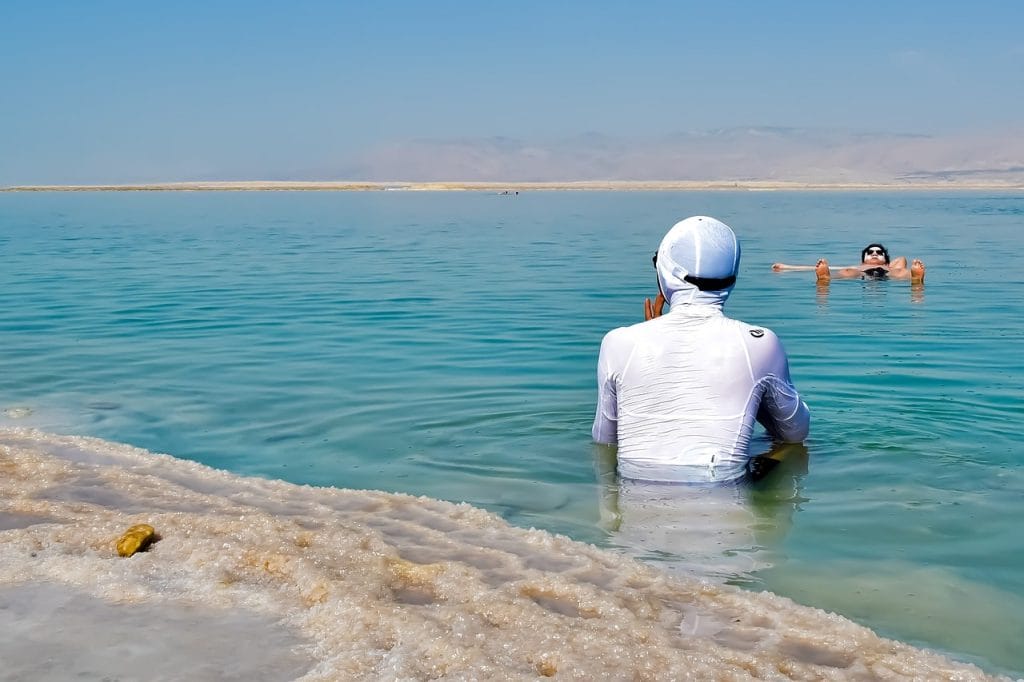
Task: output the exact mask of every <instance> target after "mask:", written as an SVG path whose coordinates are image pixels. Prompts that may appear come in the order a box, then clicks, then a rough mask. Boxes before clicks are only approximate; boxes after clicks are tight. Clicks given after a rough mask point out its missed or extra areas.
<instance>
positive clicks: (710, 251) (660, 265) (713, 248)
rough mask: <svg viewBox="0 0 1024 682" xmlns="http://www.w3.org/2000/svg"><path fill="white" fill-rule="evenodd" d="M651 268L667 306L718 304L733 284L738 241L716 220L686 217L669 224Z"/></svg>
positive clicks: (736, 264)
mask: <svg viewBox="0 0 1024 682" xmlns="http://www.w3.org/2000/svg"><path fill="white" fill-rule="evenodd" d="M655 267H656V268H657V270H658V282H659V283H660V284H661V291H662V293H663V294H665V299H666V300H668V301H669V304H670V305H680V304H687V303H699V304H705V305H708V304H711V305H714V304H717V305H721V304H722V303H725V300H726V299H727V298H729V293H730V292H731V291H732V288H733V285H734V284H735V283H736V274H737V272H739V267H740V242H739V240H738V239H737V238H736V235H735V234H734V233H733V231H732V230H731V229H730V228H729V226H728V225H726V224H725V223H723V222H721V221H719V220H716V219H714V218H709V217H708V216H694V217H692V218H687V219H686V220H682V221H680V222H678V223H676V224H675V225H673V226H672V229H671V230H669V231H668V234H666V235H665V237H664V239H662V240H661V246H659V247H658V253H657V256H656V257H655Z"/></svg>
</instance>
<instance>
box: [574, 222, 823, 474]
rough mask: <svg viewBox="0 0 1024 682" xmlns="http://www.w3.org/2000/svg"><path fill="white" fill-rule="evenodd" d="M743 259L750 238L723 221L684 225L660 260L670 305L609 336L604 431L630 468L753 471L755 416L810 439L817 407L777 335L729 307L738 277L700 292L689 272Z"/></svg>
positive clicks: (600, 435) (793, 436)
mask: <svg viewBox="0 0 1024 682" xmlns="http://www.w3.org/2000/svg"><path fill="white" fill-rule="evenodd" d="M739 260H740V247H739V242H738V241H737V240H736V236H735V234H733V232H732V230H731V229H730V228H729V227H728V226H727V225H725V224H724V223H722V222H719V221H718V220H715V219H714V218H709V217H706V216H695V217H693V218H687V219H686V220H683V221H681V222H679V223H676V225H675V226H673V228H672V229H671V230H669V232H668V234H666V235H665V238H664V239H663V240H662V242H661V246H660V247H659V249H658V261H657V270H658V280H659V282H660V283H661V289H662V291H663V292H664V294H665V298H666V299H668V300H669V301H670V304H671V310H670V311H669V312H668V313H667V314H665V315H662V316H661V317H658V318H655V319H653V320H650V321H648V322H642V323H639V324H634V325H633V326H631V327H620V328H618V329H613V330H612V331H610V332H608V334H606V335H605V337H604V341H603V342H602V343H601V354H600V358H599V359H598V370H597V375H598V404H597V415H596V417H595V419H594V427H593V437H594V440H595V441H597V442H599V443H608V444H613V445H614V444H617V445H618V469H619V474H620V475H621V476H623V477H625V478H632V479H641V480H648V481H677V482H719V481H730V480H735V479H737V478H741V477H742V476H744V475H745V474H746V472H747V462H748V459H749V455H748V448H749V445H750V439H751V435H752V434H753V429H754V421H755V420H756V421H758V422H760V423H761V424H762V425H763V426H764V427H765V429H766V430H767V431H768V432H769V433H770V434H771V435H772V437H773V438H775V439H777V440H781V441H785V442H791V443H798V442H801V441H803V440H804V438H806V437H807V432H808V429H809V426H810V411H809V410H808V408H807V405H806V404H805V403H804V402H803V401H802V400H801V399H800V395H799V393H798V392H797V390H796V388H795V387H794V386H793V383H792V381H791V379H790V376H789V363H788V361H787V359H786V352H785V350H784V349H783V347H782V344H781V343H780V341H779V339H778V337H777V336H776V335H775V334H774V333H773V332H772V331H771V330H770V329H766V328H764V327H754V326H751V325H748V324H746V323H744V322H740V321H739V320H733V319H730V318H728V317H726V316H725V315H724V313H723V312H722V306H723V304H724V303H725V300H726V299H727V298H728V297H729V293H730V292H731V290H732V285H731V283H730V284H728V286H725V287H724V288H722V289H718V290H715V291H701V290H700V289H699V288H698V287H697V286H695V285H694V284H693V283H691V282H689V281H687V280H686V279H684V278H686V277H687V276H688V275H689V276H691V277H699V278H704V279H709V278H710V279H723V278H729V277H734V276H735V275H736V272H737V270H738V268H739Z"/></svg>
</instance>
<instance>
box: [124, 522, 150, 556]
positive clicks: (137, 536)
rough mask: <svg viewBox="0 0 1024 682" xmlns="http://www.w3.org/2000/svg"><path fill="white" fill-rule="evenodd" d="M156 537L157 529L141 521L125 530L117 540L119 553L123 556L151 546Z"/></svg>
mask: <svg viewBox="0 0 1024 682" xmlns="http://www.w3.org/2000/svg"><path fill="white" fill-rule="evenodd" d="M155 539H156V529H154V528H153V526H151V525H149V524H148V523H139V524H136V525H134V526H132V527H131V528H129V529H128V530H126V531H125V532H124V535H122V536H121V537H120V538H118V540H117V553H118V554H120V555H121V556H131V555H132V554H135V553H136V552H141V551H142V550H144V549H146V547H149V545H150V543H151V542H153V540H155Z"/></svg>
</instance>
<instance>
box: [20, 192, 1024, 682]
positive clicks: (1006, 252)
mask: <svg viewBox="0 0 1024 682" xmlns="http://www.w3.org/2000/svg"><path fill="white" fill-rule="evenodd" d="M696 213H706V214H710V215H714V216H716V217H718V218H721V219H722V220H725V221H726V222H727V223H730V224H731V225H732V226H733V227H734V228H735V229H736V231H737V232H738V234H739V235H740V237H741V239H742V241H743V248H744V255H743V263H742V269H741V273H740V278H739V282H738V284H737V288H736V291H735V292H734V294H733V297H732V298H731V299H730V301H729V303H728V305H727V311H728V312H729V314H731V315H733V316H736V317H739V318H741V319H745V320H748V321H751V322H757V323H761V324H764V325H766V326H769V327H772V328H773V329H775V331H776V332H778V333H779V335H780V337H781V338H782V339H783V342H784V343H785V345H786V347H787V349H788V351H789V354H790V360H791V365H792V371H793V376H794V380H795V382H796V383H797V386H798V387H799V388H800V390H801V391H802V392H803V393H804V394H805V397H806V399H807V401H808V403H809V404H810V405H811V408H812V414H813V424H812V435H811V438H810V439H809V440H808V442H807V443H806V450H805V451H797V452H792V453H788V456H787V462H786V464H785V466H783V467H781V468H780V470H779V471H777V472H775V473H774V474H773V475H772V476H771V477H770V478H769V479H768V480H766V481H765V482H764V483H763V484H760V485H758V486H754V487H743V488H723V489H694V488H688V487H657V486H655V487H652V486H644V485H636V484H624V483H622V482H619V481H617V480H616V479H615V478H614V476H610V475H608V474H607V473H606V470H607V457H606V453H602V452H601V451H600V449H597V448H594V447H593V446H592V445H591V444H590V442H589V427H590V420H591V418H592V414H593V401H594V363H595V361H596V354H597V348H598V345H599V343H600V338H601V335H602V334H603V333H604V332H605V331H607V329H609V328H611V327H613V326H617V325H621V324H627V323H631V322H633V321H636V320H637V319H638V317H639V312H640V311H641V310H642V308H641V305H642V299H643V297H644V296H648V295H650V294H651V291H652V286H653V272H652V271H651V269H650V265H649V263H650V256H649V254H650V253H651V252H653V250H654V248H655V246H656V245H657V242H658V240H659V239H660V237H661V235H662V234H663V233H664V231H665V230H667V228H668V227H669V226H670V225H671V224H672V223H673V222H674V221H675V220H677V219H679V218H682V217H685V216H687V215H692V214H696ZM1022 221H1024V196H1022V195H1019V194H1018V195H996V194H966V193H950V194H939V193H910V192H907V193H893V194H885V193H863V194H861V193H802V194H801V193H777V192H771V193H752V192H747V193H744V192H720V193H661V192H657V193H591V192H557V193H522V194H520V195H519V196H498V195H491V194H484V193H455V194H452V193H402V192H387V193H323V194H321V193H315V194H314V193H173V194H167V193H164V194H149V193H147V194H136V193H130V194H125V193H119V194H113V193H110V194H102V193H85V194H55V193H41V194H0V256H2V259H3V263H4V266H3V268H2V269H0V291H2V292H3V293H2V296H3V300H4V305H3V306H0V338H2V339H3V341H4V351H3V353H2V354H0V357H2V363H3V366H2V371H0V424H2V425H8V426H26V427H39V428H43V429H46V430H48V431H53V432H60V433H67V434H79V435H89V436H97V437H100V438H104V439H107V440H111V441H118V442H124V443H130V444H132V445H135V446H139V447H143V448H147V449H149V450H153V451H157V452H167V453H171V454H173V455H175V456H176V457H180V458H186V459H192V460H195V461H199V462H202V463H205V464H208V465H211V466H215V467H219V468H223V469H227V470H230V471H233V472H236V473H240V474H254V475H258V476H262V477H267V478H280V479H284V480H287V481H291V482H294V483H310V484H314V485H324V486H335V487H347V488H364V489H382V490H389V491H397V492H407V493H413V494H416V495H429V496H431V497H435V498H439V499H445V500H452V501H466V502H470V503H472V504H474V505H477V506H480V507H483V508H485V509H489V510H491V511H494V512H497V513H499V514H500V515H501V516H502V517H504V518H505V519H507V520H508V521H510V522H511V523H513V524H515V525H518V526H522V527H530V526H535V527H538V528H543V529H547V530H551V531H555V532H559V533H565V534H567V535H569V536H571V537H573V538H576V539H579V540H583V541H586V542H591V543H595V544H597V545H599V546H603V547H607V548H609V549H613V550H615V551H620V552H625V553H627V554H629V555H632V556H636V557H639V558H640V559H642V560H643V561H645V562H647V563H648V564H649V565H652V566H656V567H657V568H658V569H661V570H664V571H667V572H669V573H674V574H677V575H686V576H699V577H703V578H705V579H707V580H710V581H713V582H717V583H721V582H730V583H735V584H739V585H742V586H744V587H747V588H750V589H752V590H770V591H772V592H775V593H777V594H781V595H785V596H789V597H792V598H793V599H795V600H796V601H798V602H800V603H803V604H809V605H812V606H817V607H821V608H825V609H828V610H832V611H835V612H837V613H840V614H843V615H845V616H848V617H850V618H852V619H854V620H856V621H857V622H859V623H862V624H864V625H867V626H870V627H872V628H874V629H875V630H876V631H878V632H879V633H880V634H882V635H884V636H887V637H895V638H898V639H901V640H904V641H908V642H911V643H913V644H915V645H918V646H925V647H929V648H933V649H937V650H940V651H943V652H947V653H949V654H950V655H953V656H955V657H957V658H960V659H961V660H965V661H970V662H973V663H976V664H978V665H980V666H982V667H983V668H985V669H986V670H989V671H992V672H997V673H998V672H1008V673H1011V674H1014V673H1015V674H1018V675H1019V674H1021V673H1022V671H1024V658H1022V654H1021V653H1020V652H1019V651H1018V646H1017V643H1018V642H1019V641H1021V639H1022V638H1024V618H1022V617H1021V616H1020V615H1019V614H1021V613H1024V609H1022V607H1024V598H1022V597H1021V596H1020V595H1022V594H1024V571H1022V567H1024V541H1022V540H1021V539H1020V538H1019V537H1018V533H1016V531H1015V529H1014V528H1013V526H1014V525H1015V524H1014V520H1015V519H1016V518H1017V517H1018V516H1019V515H1020V512H1021V508H1022V506H1024V501H1022V500H1024V496H1022V495H1021V493H1022V490H1024V477H1022V475H1021V469H1020V464H1019V463H1020V461H1021V456H1022V454H1024V453H1022V448H1021V444H1020V441H1019V438H1017V437H1016V435H1015V430H1016V424H1017V423H1019V420H1020V416H1021V413H1022V411H1021V406H1022V404H1021V388H1022V383H1024V380H1022V377H1024V361H1022V360H1021V358H1020V356H1019V354H1016V353H1015V352H1014V351H1015V348H1016V345H1017V343H1018V339H1019V338H1020V336H1021V333H1022V331H1024V329H1022V327H1024V322H1022V320H1024V315H1022V313H1024V310H1022V308H1024V296H1022V293H1024V282H1022V277H1021V276H1020V275H1019V273H1020V272H1022V269H1021V267H1020V266H1021V262H1020V261H1021V260H1022V256H1021V255H1020V254H1021V250H1020V237H1018V234H1019V230H1018V228H1019V227H1020V224H1021V222H1022ZM876 240H878V241H882V242H884V243H885V244H887V246H889V247H890V250H891V251H892V252H893V253H894V254H906V255H908V256H911V257H920V258H923V259H924V260H925V262H926V263H927V265H928V277H927V282H926V285H925V287H924V289H923V290H914V289H912V288H911V287H910V286H909V285H908V284H906V283H902V282H859V281H843V282H834V283H833V284H832V286H831V287H829V290H828V291H819V290H817V289H816V287H815V286H814V283H813V277H812V276H811V275H810V273H784V274H776V273H772V272H770V269H769V266H770V263H771V262H773V261H776V260H782V261H785V262H790V263H793V262H813V261H814V260H815V259H816V258H817V257H818V256H820V255H826V256H829V257H830V259H831V260H832V261H833V263H834V264H841V263H844V262H853V261H855V260H856V258H857V256H858V254H859V249H860V247H862V246H863V245H864V244H866V243H867V242H868V241H876ZM757 445H758V446H759V447H763V448H767V447H768V443H767V441H766V440H765V439H764V438H763V436H762V437H761V439H760V440H759V441H757ZM137 511H139V512H141V511H144V510H143V509H141V508H140V509H139V510H137ZM2 513H3V510H0V514H2ZM16 517H17V519H19V521H18V524H23V523H24V516H23V515H22V514H18V515H16ZM5 518H6V517H3V516H0V528H5V527H6V526H4V525H3V523H4V519H5ZM10 524H15V522H14V521H13V520H12V521H10ZM15 525H16V524H15ZM23 530H24V528H12V529H11V531H10V532H12V533H13V532H21V531H23ZM56 598H57V597H54V599H56ZM751 598H753V597H751ZM281 636H282V637H283V636H285V635H283V634H282V635H281ZM288 674H290V673H285V675H286V676H287V675H288Z"/></svg>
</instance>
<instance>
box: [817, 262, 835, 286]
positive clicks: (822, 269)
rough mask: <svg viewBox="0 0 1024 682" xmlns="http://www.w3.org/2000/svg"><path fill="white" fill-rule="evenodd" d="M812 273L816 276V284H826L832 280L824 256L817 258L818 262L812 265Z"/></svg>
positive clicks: (830, 271)
mask: <svg viewBox="0 0 1024 682" xmlns="http://www.w3.org/2000/svg"><path fill="white" fill-rule="evenodd" d="M814 274H815V275H817V276H818V284H827V283H828V282H831V281H832V270H830V269H829V267H828V261H827V260H825V259H824V258H819V259H818V264H817V265H815V266H814Z"/></svg>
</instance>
